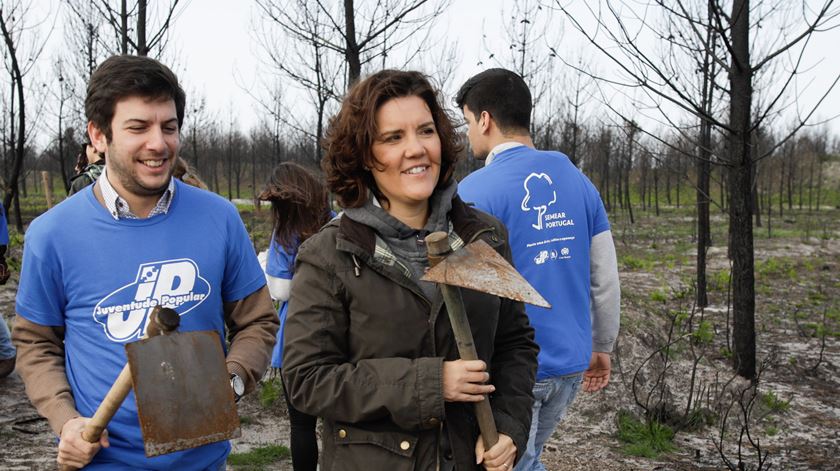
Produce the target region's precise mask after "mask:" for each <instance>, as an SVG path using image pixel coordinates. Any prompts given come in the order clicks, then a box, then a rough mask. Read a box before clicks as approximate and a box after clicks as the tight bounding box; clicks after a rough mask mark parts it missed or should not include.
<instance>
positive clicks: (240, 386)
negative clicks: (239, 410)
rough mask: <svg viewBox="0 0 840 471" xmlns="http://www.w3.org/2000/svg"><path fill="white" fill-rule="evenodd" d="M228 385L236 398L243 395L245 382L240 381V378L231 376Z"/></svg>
mask: <svg viewBox="0 0 840 471" xmlns="http://www.w3.org/2000/svg"><path fill="white" fill-rule="evenodd" d="M230 385H231V386H232V387H233V392H234V393H235V394H236V395H237V396H241V395H243V394H245V382H244V381H242V378H240V377H239V376H237V375H232V376H231V377H230Z"/></svg>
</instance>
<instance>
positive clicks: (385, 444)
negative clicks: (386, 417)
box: [331, 423, 418, 471]
mask: <svg viewBox="0 0 840 471" xmlns="http://www.w3.org/2000/svg"><path fill="white" fill-rule="evenodd" d="M333 442H334V443H335V454H334V459H333V463H332V467H331V468H332V469H333V470H336V471H338V470H342V471H344V470H348V471H351V470H360V471H371V470H374V469H382V470H386V469H387V470H395V471H401V470H413V469H414V463H415V453H414V450H415V449H416V448H417V442H418V439H417V436H415V435H412V434H409V433H405V432H394V431H374V430H366V429H364V428H360V427H357V426H354V425H349V424H342V423H336V424H335V428H334V429H333Z"/></svg>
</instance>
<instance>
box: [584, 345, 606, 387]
mask: <svg viewBox="0 0 840 471" xmlns="http://www.w3.org/2000/svg"><path fill="white" fill-rule="evenodd" d="M609 382H610V354H609V353H604V352H592V358H591V359H590V360H589V369H587V370H586V371H584V372H583V390H584V391H586V392H598V391H600V390H602V389H604V388H605V387H607V384H609Z"/></svg>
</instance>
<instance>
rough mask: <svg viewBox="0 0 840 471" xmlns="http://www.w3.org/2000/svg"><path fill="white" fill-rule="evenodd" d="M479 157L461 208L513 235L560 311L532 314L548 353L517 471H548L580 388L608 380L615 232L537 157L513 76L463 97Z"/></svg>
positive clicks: (567, 167) (589, 193)
mask: <svg viewBox="0 0 840 471" xmlns="http://www.w3.org/2000/svg"><path fill="white" fill-rule="evenodd" d="M456 102H457V104H458V107H459V108H461V110H462V111H463V113H464V118H465V119H466V120H467V124H468V126H469V130H468V138H469V141H470V146H471V147H472V151H473V154H474V155H475V156H476V158H478V159H484V161H485V167H484V168H482V169H480V170H477V171H475V172H473V173H472V174H471V175H469V176H468V177H466V178H465V179H464V180H463V181H462V182H461V183H460V184H459V185H458V192H459V194H460V196H461V198H462V199H463V200H464V201H466V202H468V203H474V204H475V205H476V207H478V208H479V209H482V210H484V211H487V212H489V213H490V214H492V215H494V216H496V217H497V218H499V219H500V220H501V221H502V222H503V223H504V224H505V225H506V226H507V228H508V232H509V234H510V246H511V250H512V252H513V260H514V264H515V265H516V268H517V269H518V270H519V271H520V272H521V273H522V275H523V276H524V277H525V278H526V279H527V280H528V281H529V282H530V283H531V284H532V285H533V286H534V287H535V288H536V289H537V291H539V292H540V293H541V294H542V295H543V296H544V297H545V298H546V299H547V300H548V301H549V302H550V303H551V305H552V308H551V309H545V308H539V307H535V306H531V305H526V311H527V313H528V317H529V319H530V321H531V325H533V327H534V330H535V331H536V340H537V343H538V344H539V345H540V353H539V357H538V361H539V367H538V369H537V383H536V384H535V385H534V399H535V400H534V406H533V419H532V422H531V432H530V436H529V438H528V445H527V447H528V449H527V450H520V451H519V453H520V454H522V459H521V460H520V461H519V463H518V464H517V466H516V470H517V471H519V470H543V469H545V468H544V467H543V465H542V464H541V463H540V453H541V452H542V447H543V444H544V443H545V441H546V440H547V439H548V437H549V436H551V433H552V432H553V431H554V429H555V428H556V427H557V424H558V423H559V421H560V420H561V419H562V418H563V415H564V414H565V412H566V409H567V408H568V406H569V405H570V404H571V402H572V401H573V400H574V398H575V396H576V394H577V390H578V388H579V386H580V385H581V384H582V385H583V389H584V390H585V391H590V392H595V391H598V390H600V389H602V388H603V387H605V386H606V385H607V383H608V382H609V377H610V355H609V354H610V352H611V351H612V348H613V344H614V343H615V339H616V336H617V335H618V325H619V303H620V290H619V284H618V269H617V265H616V257H615V246H614V245H613V240H612V235H611V233H610V225H609V221H608V220H607V215H606V212H605V210H604V205H603V203H602V202H601V197H600V195H599V194H598V191H597V190H596V189H595V187H594V186H593V185H592V183H591V182H590V181H589V179H587V178H586V177H585V176H584V175H583V174H582V173H581V172H580V171H579V170H578V169H577V168H576V167H575V166H574V165H573V164H572V163H571V162H570V161H569V159H568V158H567V157H566V156H565V155H563V154H561V153H559V152H550V151H540V150H536V149H534V144H533V142H532V140H531V136H530V134H529V131H528V130H529V129H530V124H531V123H530V117H531V93H530V91H529V90H528V86H527V85H526V84H525V81H524V80H522V78H521V77H520V76H518V75H517V74H515V73H513V72H511V71H509V70H505V69H490V70H487V71H484V72H482V73H480V74H478V75H476V76H474V77H472V78H471V79H469V80H467V82H466V83H464V85H463V86H462V87H461V89H460V90H459V91H458V95H457V97H456Z"/></svg>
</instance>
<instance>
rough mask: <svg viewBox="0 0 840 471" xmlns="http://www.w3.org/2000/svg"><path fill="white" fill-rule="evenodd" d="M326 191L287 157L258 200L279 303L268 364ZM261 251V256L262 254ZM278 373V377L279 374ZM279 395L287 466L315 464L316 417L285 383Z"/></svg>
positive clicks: (276, 364) (279, 349)
mask: <svg viewBox="0 0 840 471" xmlns="http://www.w3.org/2000/svg"><path fill="white" fill-rule="evenodd" d="M328 196H329V195H328V194H327V190H326V189H325V188H324V185H323V183H321V181H319V180H318V179H317V178H316V177H315V176H314V175H312V174H311V173H310V172H309V171H308V170H306V169H305V168H303V167H301V166H300V165H298V164H295V163H292V162H284V163H281V164H280V165H278V166H277V167H275V168H274V172H273V173H272V175H271V178H270V179H269V181H268V182H267V184H266V188H265V190H263V192H262V193H261V194H260V195H259V199H260V200H261V201H269V202H271V215H272V222H273V230H272V234H271V242H270V243H269V246H268V251H267V252H264V253H261V254H260V255H261V258H260V262H263V261H265V264H264V268H265V275H266V281H267V283H268V290H269V292H270V293H271V297H272V298H273V299H275V300H277V301H279V302H280V309H279V311H278V313H277V314H278V316H279V317H280V330H278V331H277V342H276V343H275V344H274V351H273V352H272V354H271V366H272V368H277V369H280V368H282V366H283V362H282V360H283V327H284V326H285V324H286V312H287V310H288V306H289V303H288V301H289V291H290V289H291V284H292V275H293V274H294V268H295V256H296V255H297V251H298V247H300V244H302V243H303V241H305V240H306V239H308V238H309V236H311V235H313V234H315V233H316V232H318V230H319V229H320V228H321V226H323V225H324V224H326V223H327V222H328V221H329V220H330V219H332V217H333V216H335V214H334V213H333V212H332V211H331V210H330V205H329V197H328ZM263 254H265V258H262V256H263ZM281 378H282V376H281ZM283 396H284V397H285V399H286V407H287V408H288V411H289V425H290V429H291V430H290V432H289V441H290V442H291V449H292V450H291V451H292V467H293V468H294V470H295V471H315V470H316V469H317V467H318V439H317V437H316V435H315V426H316V423H317V417H314V416H311V415H308V414H304V413H303V412H300V411H299V410H297V409H296V408H295V407H294V406H293V405H292V404H291V403H290V402H289V395H288V393H286V387H285V385H284V386H283Z"/></svg>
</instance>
